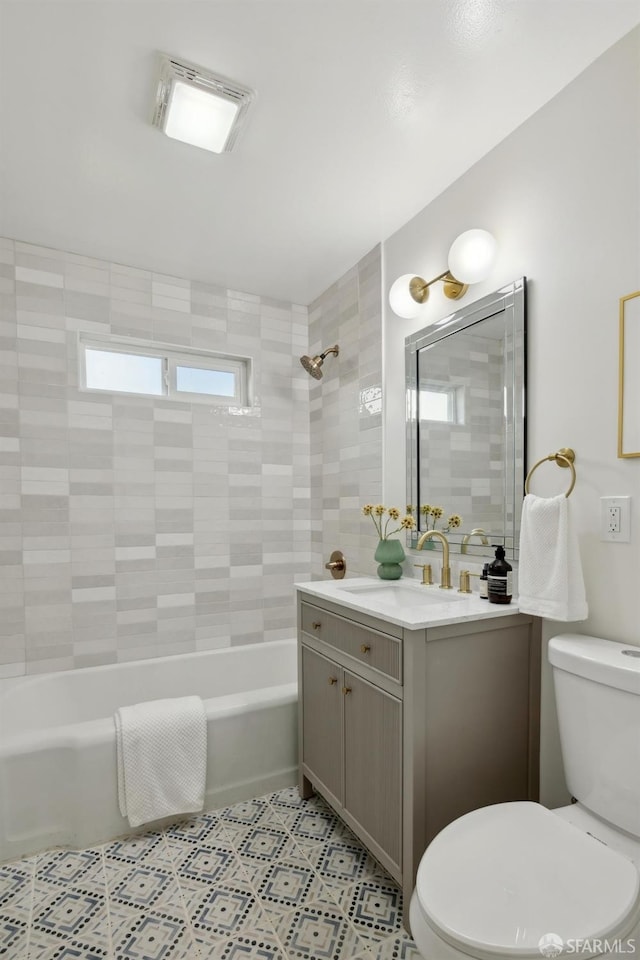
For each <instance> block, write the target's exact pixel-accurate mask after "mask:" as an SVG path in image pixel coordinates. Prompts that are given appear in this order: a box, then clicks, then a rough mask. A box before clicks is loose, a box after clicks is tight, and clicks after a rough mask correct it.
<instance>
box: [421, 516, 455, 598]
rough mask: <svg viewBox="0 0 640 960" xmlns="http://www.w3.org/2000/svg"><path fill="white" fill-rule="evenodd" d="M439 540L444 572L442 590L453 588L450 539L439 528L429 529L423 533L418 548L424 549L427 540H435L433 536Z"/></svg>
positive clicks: (441, 582)
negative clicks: (450, 565)
mask: <svg viewBox="0 0 640 960" xmlns="http://www.w3.org/2000/svg"><path fill="white" fill-rule="evenodd" d="M434 537H435V538H436V540H439V541H440V542H441V544H442V572H441V574H440V589H441V590H451V568H450V567H449V541H448V540H447V538H446V537H445V535H444V533H440V531H439V530H427V532H426V533H423V534H422V536H421V537H420V539H419V540H418V542H417V544H416V550H422V548H423V546H424V544H425V543H426V541H427V540H433V538H434Z"/></svg>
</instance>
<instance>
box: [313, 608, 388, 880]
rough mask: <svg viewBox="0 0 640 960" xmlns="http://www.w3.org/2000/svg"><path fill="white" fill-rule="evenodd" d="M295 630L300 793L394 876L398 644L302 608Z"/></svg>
mask: <svg viewBox="0 0 640 960" xmlns="http://www.w3.org/2000/svg"><path fill="white" fill-rule="evenodd" d="M300 627H301V629H300V637H301V644H300V657H299V668H300V690H301V691H302V696H301V709H300V727H301V735H300V762H301V774H302V777H303V780H302V781H301V784H302V786H301V791H302V793H303V795H305V796H310V794H311V784H313V785H314V786H315V787H316V788H317V789H318V791H319V792H320V793H322V795H323V796H324V797H325V798H326V799H327V800H328V801H329V803H330V804H331V805H332V806H333V807H334V808H335V809H336V810H337V811H338V812H339V813H340V815H341V816H342V817H343V819H344V820H345V821H346V822H347V823H348V824H349V826H351V827H352V828H353V829H354V830H355V832H356V833H358V835H359V836H360V837H361V839H362V840H363V841H364V842H365V843H366V844H367V846H368V847H369V848H370V849H371V851H372V852H373V853H374V854H375V856H376V857H378V859H379V860H380V861H381V862H382V863H383V864H384V866H385V867H387V869H388V870H389V871H391V872H392V873H393V874H394V876H399V875H400V871H401V862H402V832H401V822H402V818H401V805H402V699H401V697H402V686H401V684H400V682H399V680H398V679H397V677H398V676H399V671H400V664H401V655H400V654H401V642H400V639H399V638H398V637H393V636H388V635H386V634H383V633H382V632H381V631H379V630H373V629H370V628H369V627H368V626H367V625H365V624H362V623H356V622H354V621H351V620H347V619H346V618H344V617H341V616H335V615H334V614H333V613H331V612H329V610H327V609H323V608H320V607H318V606H316V605H312V604H309V603H307V602H303V603H302V604H301V606H300Z"/></svg>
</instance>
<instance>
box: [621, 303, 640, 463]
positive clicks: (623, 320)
mask: <svg viewBox="0 0 640 960" xmlns="http://www.w3.org/2000/svg"><path fill="white" fill-rule="evenodd" d="M636 297H640V290H636V292H635V293H629V294H628V295H627V296H626V297H620V354H619V374H618V457H623V458H626V457H640V450H636V451H627V452H625V451H624V449H623V448H624V439H625V438H624V401H625V395H624V394H625V333H626V332H627V331H625V324H626V323H627V322H629V319H630V318H629V317H626V316H625V314H626V308H627V304H628V302H629V301H630V300H634V299H635V298H636ZM638 306H639V307H640V303H639V305H638ZM634 336H635V337H636V338H638V337H640V325H639V328H638V330H637V331H634ZM627 340H629V337H627ZM628 352H629V351H628ZM631 362H632V360H631V357H630V356H627V358H626V363H627V370H626V380H627V383H628V384H631V383H637V382H638V379H639V377H638V371H635V376H634V371H633V370H632V369H631ZM628 402H629V398H628V397H627V403H628ZM637 406H638V407H639V408H640V397H638V398H637ZM639 445H640V444H639Z"/></svg>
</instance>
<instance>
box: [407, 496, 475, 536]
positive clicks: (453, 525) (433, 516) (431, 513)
mask: <svg viewBox="0 0 640 960" xmlns="http://www.w3.org/2000/svg"><path fill="white" fill-rule="evenodd" d="M407 513H408V514H412V513H413V505H412V504H408V506H407ZM420 513H421V514H422V516H423V517H424V518H425V523H426V529H427V530H435V529H436V524H437V523H438V520H440V519H441V517H442V515H443V514H444V509H443V508H442V507H435V506H433V505H432V504H430V503H423V504H422V506H421V507H420ZM461 525H462V517H461V516H460V515H459V514H457V513H452V514H451V515H450V516H449V517H447V524H446V526H444V527H443V528H442V532H443V533H449V532H450V531H451V530H456V529H457V528H458V527H459V526H461Z"/></svg>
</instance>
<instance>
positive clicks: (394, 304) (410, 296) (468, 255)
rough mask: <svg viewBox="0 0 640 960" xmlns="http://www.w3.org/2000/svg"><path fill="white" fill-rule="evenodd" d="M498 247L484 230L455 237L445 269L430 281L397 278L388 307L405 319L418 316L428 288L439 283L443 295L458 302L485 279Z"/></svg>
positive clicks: (408, 275)
mask: <svg viewBox="0 0 640 960" xmlns="http://www.w3.org/2000/svg"><path fill="white" fill-rule="evenodd" d="M496 251H497V244H496V241H495V239H494V238H493V236H492V235H491V234H490V233H489V232H488V231H487V230H467V231H466V232H465V233H461V234H460V236H459V237H457V238H456V239H455V240H454V241H453V243H452V244H451V247H450V249H449V258H448V266H449V269H448V270H445V271H444V273H441V274H439V276H437V277H434V278H433V280H429V281H426V280H423V279H422V277H416V276H414V275H413V274H412V273H405V274H404V275H403V276H402V277H398V279H397V280H396V281H395V283H394V284H393V286H392V287H391V289H390V290H389V305H390V307H391V309H392V310H393V312H394V313H395V314H397V316H399V317H402V318H403V319H404V320H412V319H413V318H414V317H417V316H418V314H419V312H420V307H421V306H422V305H423V304H424V303H426V302H427V299H428V297H429V287H430V286H431V285H432V284H433V283H436V282H437V281H438V280H442V282H443V284H444V287H443V292H444V295H445V297H448V298H449V300H459V299H460V297H463V296H464V295H465V293H466V292H467V290H468V289H469V284H470V283H479V282H480V281H481V280H486V278H487V277H488V276H489V273H490V271H491V267H492V266H493V262H494V260H495V257H496Z"/></svg>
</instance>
